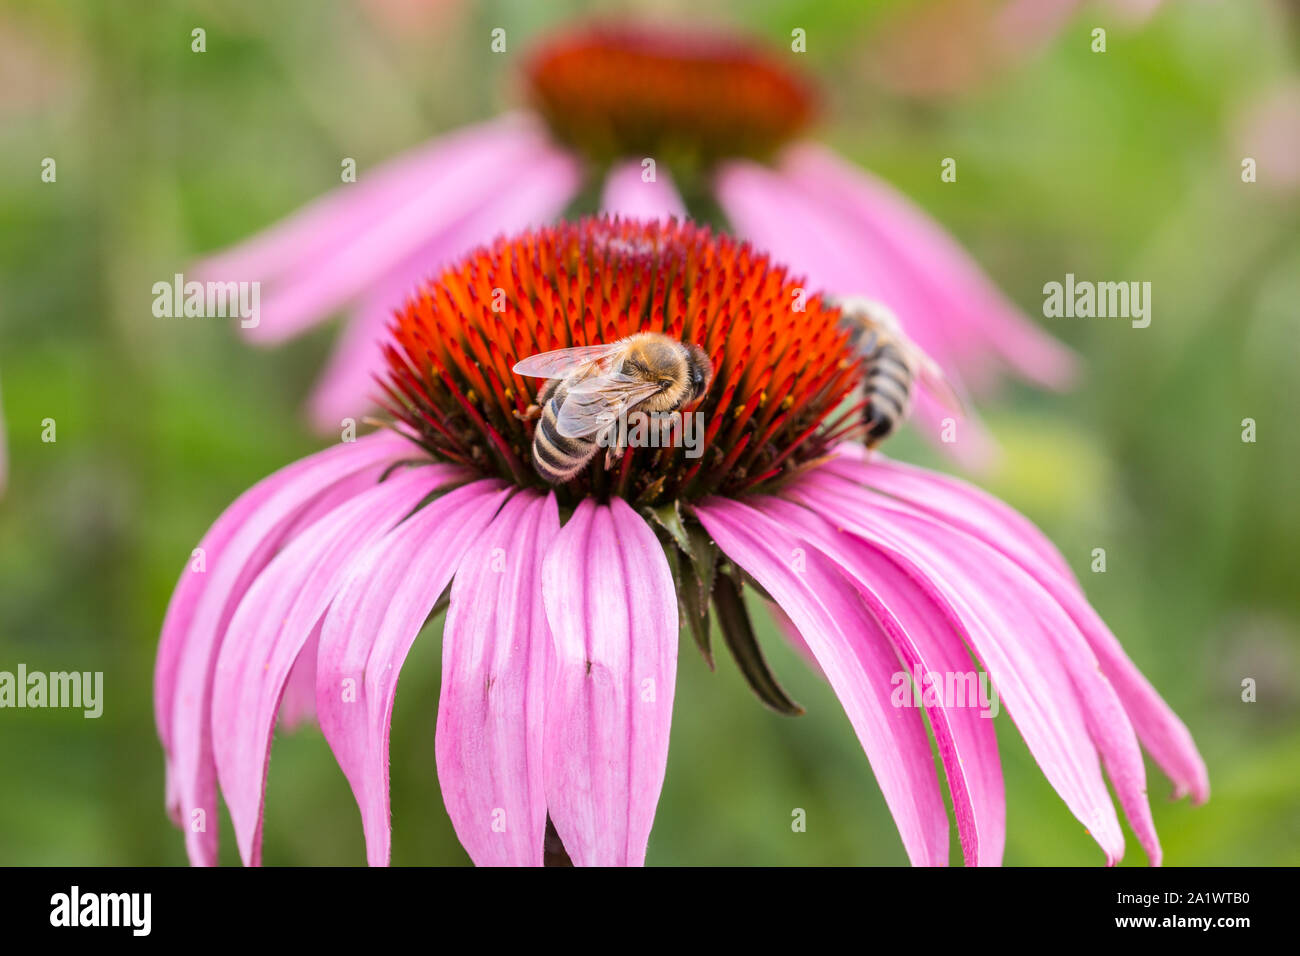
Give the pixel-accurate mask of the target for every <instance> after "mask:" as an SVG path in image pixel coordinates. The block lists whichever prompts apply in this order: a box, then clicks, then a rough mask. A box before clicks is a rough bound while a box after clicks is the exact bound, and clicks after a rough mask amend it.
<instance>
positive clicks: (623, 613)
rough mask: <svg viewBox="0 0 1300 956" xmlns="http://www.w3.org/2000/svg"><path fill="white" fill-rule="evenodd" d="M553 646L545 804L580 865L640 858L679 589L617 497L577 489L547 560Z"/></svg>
mask: <svg viewBox="0 0 1300 956" xmlns="http://www.w3.org/2000/svg"><path fill="white" fill-rule="evenodd" d="M542 595H543V597H544V599H545V602H546V617H547V620H548V622H549V623H550V627H551V634H552V635H553V637H554V644H555V654H556V657H555V669H554V673H553V674H552V678H551V689H550V692H549V694H548V697H547V702H546V731H545V745H544V746H545V770H544V774H545V786H546V803H547V806H548V807H549V808H550V812H551V819H552V820H553V822H554V824H555V829H556V832H557V833H558V834H559V835H560V839H561V840H563V841H564V846H565V848H566V849H567V851H568V853H569V857H570V858H571V859H572V860H573V862H574V863H575V864H577V865H579V866H640V865H641V864H643V863H644V862H645V852H646V843H647V841H648V840H649V838H650V828H651V826H652V825H653V823H654V813H655V807H656V806H657V804H658V802H659V792H660V790H661V789H662V787H663V780H664V771H665V767H666V764H667V760H668V732H669V728H670V726H671V724H672V710H673V694H674V691H675V689H676V679H677V596H676V593H675V591H674V589H673V579H672V573H671V572H670V571H669V569H668V560H667V558H665V557H664V553H663V550H662V548H661V547H660V545H659V541H658V539H656V538H655V535H654V532H652V531H651V530H650V528H649V526H648V525H647V524H646V523H645V522H644V521H643V520H641V518H640V517H638V516H637V514H636V513H635V512H634V511H633V510H632V509H631V508H630V507H629V506H628V505H627V503H626V502H624V501H623V500H622V499H621V498H614V499H613V500H612V501H611V502H610V503H609V505H596V504H595V503H593V502H592V500H591V499H589V498H588V499H584V500H583V501H582V503H581V504H579V505H578V509H577V511H575V512H574V515H573V517H572V518H571V519H570V520H569V523H568V524H566V525H565V526H564V528H563V530H561V531H560V533H559V535H558V536H557V537H556V539H555V541H554V542H553V544H552V546H551V549H550V551H549V553H548V554H547V555H546V560H545V561H544V563H543V565H542Z"/></svg>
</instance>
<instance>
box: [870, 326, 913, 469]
mask: <svg viewBox="0 0 1300 956" xmlns="http://www.w3.org/2000/svg"><path fill="white" fill-rule="evenodd" d="M869 345H870V347H869V350H866V351H864V352H863V355H864V358H863V362H862V368H863V372H864V376H865V379H866V399H867V407H866V409H865V411H864V412H863V418H864V420H865V422H866V426H867V445H868V446H872V445H876V444H878V443H879V442H881V441H883V440H884V439H885V438H887V437H888V436H889V435H890V434H891V433H893V431H894V429H896V428H897V427H898V425H899V423H900V422H901V421H902V420H903V419H904V418H905V417H907V412H908V409H909V407H910V406H911V403H912V377H913V376H912V368H911V365H910V364H909V362H908V360H907V356H906V354H905V353H904V352H903V350H902V349H900V348H899V347H898V346H897V345H895V344H894V343H893V342H891V341H889V340H888V339H885V338H883V337H881V336H874V341H872V342H870V343H869Z"/></svg>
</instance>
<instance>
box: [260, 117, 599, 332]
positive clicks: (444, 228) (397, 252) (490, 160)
mask: <svg viewBox="0 0 1300 956" xmlns="http://www.w3.org/2000/svg"><path fill="white" fill-rule="evenodd" d="M578 176H579V173H578V165H577V161H576V160H574V159H573V158H572V157H571V156H569V154H567V153H564V152H560V151H559V150H556V149H554V148H553V147H550V146H547V145H546V144H545V143H544V142H541V141H536V142H533V143H520V144H517V145H516V146H515V147H513V148H511V149H507V150H503V151H501V152H499V153H498V152H492V153H488V154H484V155H482V156H480V157H478V159H477V160H476V161H474V162H466V163H463V164H460V165H457V166H456V167H455V168H452V169H450V170H448V171H447V172H446V173H445V174H444V175H442V176H439V177H438V178H436V179H434V180H430V181H428V182H425V183H414V184H412V186H411V193H410V195H409V196H408V197H407V199H406V200H405V201H403V202H402V204H401V205H400V206H398V207H397V208H396V209H395V210H394V211H393V212H392V214H391V215H388V216H384V217H376V218H374V219H373V220H371V219H370V218H367V219H366V220H365V223H364V224H363V225H361V226H360V227H358V228H356V229H355V230H354V231H352V232H351V234H350V235H348V236H347V237H346V239H345V241H343V242H342V243H340V244H339V246H338V248H337V249H332V250H330V251H329V252H328V253H327V254H325V255H322V256H319V257H315V258H312V259H309V260H305V261H303V262H301V263H300V264H299V265H297V266H296V267H295V268H294V269H293V270H292V271H290V272H288V273H286V274H285V275H284V276H283V277H281V278H280V279H277V280H276V282H275V283H274V286H273V288H272V289H271V290H270V292H269V293H267V294H266V295H263V296H262V303H261V306H262V307H261V317H262V318H261V322H260V324H259V325H258V326H257V327H256V328H252V329H250V330H249V333H250V334H251V335H252V336H253V337H255V338H258V339H260V340H262V341H268V342H271V341H278V340H281V339H284V338H286V337H288V336H291V335H293V334H294V333H296V332H298V331H299V330H301V329H303V328H305V327H306V326H309V325H311V324H313V323H315V322H316V321H318V320H319V319H320V318H321V317H323V316H325V315H328V314H329V313H330V312H332V311H333V310H335V309H337V308H338V307H340V306H341V305H343V304H344V303H345V302H347V301H349V300H350V299H352V298H353V297H355V296H357V295H359V294H361V293H363V292H365V290H366V289H367V288H369V287H371V286H373V285H374V283H376V282H378V281H380V280H381V279H382V278H383V277H384V276H385V275H386V274H388V273H390V272H391V271H392V270H393V269H394V268H396V267H397V266H399V265H400V264H401V263H402V262H403V261H405V260H406V259H407V258H408V257H410V256H412V255H415V254H416V253H417V252H418V251H419V249H420V248H421V247H422V246H425V245H426V244H428V243H429V242H431V241H433V240H436V239H438V238H439V237H441V236H444V235H446V234H448V233H449V232H456V233H458V234H464V233H460V232H459V231H460V230H462V229H464V228H465V223H466V221H467V220H469V219H471V218H472V217H474V216H475V215H476V214H479V213H481V212H482V210H483V209H484V207H485V206H487V205H489V204H491V203H492V202H493V201H494V200H497V199H502V198H506V197H514V196H516V195H519V193H520V192H521V191H523V190H527V191H528V193H529V195H531V194H532V193H533V192H534V191H538V190H541V191H544V192H547V193H549V194H552V195H560V196H563V197H564V198H566V199H567V197H568V196H570V195H572V194H573V192H574V191H576V189H577V184H578ZM561 204H562V202H561ZM498 228H499V226H498V225H497V224H495V223H493V224H491V225H490V226H488V227H487V231H485V232H481V233H479V234H477V235H467V236H466V246H465V248H462V249H460V250H457V251H468V248H469V247H471V246H472V245H473V244H475V243H478V242H484V241H487V240H488V239H490V238H491V236H492V235H494V234H495V232H496V230H497V229H498ZM453 254H454V253H453Z"/></svg>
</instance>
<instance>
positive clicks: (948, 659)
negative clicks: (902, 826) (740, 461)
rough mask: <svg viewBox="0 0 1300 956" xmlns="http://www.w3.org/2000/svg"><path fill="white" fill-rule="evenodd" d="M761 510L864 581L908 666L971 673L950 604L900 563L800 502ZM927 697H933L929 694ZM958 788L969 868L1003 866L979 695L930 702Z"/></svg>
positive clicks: (991, 757) (998, 776)
mask: <svg viewBox="0 0 1300 956" xmlns="http://www.w3.org/2000/svg"><path fill="white" fill-rule="evenodd" d="M753 505H754V507H755V508H757V509H758V510H759V511H762V512H763V513H764V514H766V515H768V516H769V517H771V518H773V519H774V520H776V521H778V522H779V523H781V524H782V525H784V526H785V527H786V528H788V529H790V530H791V531H792V532H794V533H797V534H799V535H801V536H803V537H806V538H807V539H808V540H810V541H812V542H813V543H814V544H816V546H817V547H818V548H819V549H820V550H821V551H822V553H824V554H825V555H826V556H827V557H829V558H831V559H832V560H833V561H835V563H836V564H838V565H839V566H840V567H841V568H842V569H843V570H844V571H845V572H846V573H847V574H848V575H849V576H850V577H852V578H853V579H854V580H855V581H857V583H858V589H859V592H860V593H861V594H862V597H863V600H864V601H865V602H866V605H867V608H868V609H869V610H870V611H871V614H872V616H873V617H874V618H875V619H876V621H877V622H879V627H878V629H877V633H878V635H879V637H880V639H882V640H888V641H889V642H890V643H891V644H892V645H893V646H894V648H895V650H896V651H897V653H898V655H899V656H900V657H901V658H902V660H903V663H904V664H905V665H906V666H907V670H908V673H909V674H913V675H919V676H920V678H921V682H920V684H919V686H920V687H921V688H924V687H925V686H926V684H925V682H926V681H927V679H934V680H936V681H937V682H938V683H937V686H938V687H943V686H944V682H945V681H946V680H947V679H948V676H947V675H953V674H968V673H971V661H970V656H969V655H968V653H967V651H966V647H965V645H964V644H963V642H962V635H961V634H960V633H959V632H958V631H956V630H955V629H954V628H953V627H952V626H951V624H950V623H949V621H948V619H947V617H946V615H945V614H944V612H943V609H942V608H941V607H939V606H937V605H935V604H934V602H933V601H931V600H930V599H929V597H928V596H927V595H926V594H925V592H924V591H922V590H921V589H919V588H918V587H917V586H916V585H915V584H914V583H913V582H912V580H911V579H910V578H909V577H908V576H907V575H906V574H905V573H904V572H903V571H902V570H901V569H900V568H899V567H897V566H896V565H894V564H893V563H892V562H891V561H889V560H888V559H887V558H885V557H884V556H882V555H881V554H880V553H879V552H877V551H873V550H872V549H871V548H869V547H867V546H865V545H864V544H863V543H862V542H861V541H859V540H857V539H856V538H854V537H853V536H852V535H849V534H846V533H843V532H837V531H836V529H835V528H834V527H833V526H832V525H830V524H829V523H828V522H827V521H826V520H824V519H823V518H821V517H819V516H818V515H816V514H814V513H813V512H812V511H809V510H808V509H806V508H802V507H800V506H799V505H796V504H794V503H793V502H789V501H783V500H781V499H779V498H759V499H755V500H754V502H753ZM922 700H923V702H925V701H927V700H932V698H926V697H923V698H922ZM925 708H926V713H927V714H928V715H929V717H930V726H931V728H932V729H933V731H934V736H935V740H936V742H937V743H938V745H939V755H940V757H941V758H942V759H943V765H944V769H945V770H946V771H947V774H948V784H949V788H950V789H951V791H952V801H953V809H954V811H955V813H956V816H957V830H958V833H959V834H960V836H961V844H962V855H963V858H964V859H965V861H966V865H967V866H998V865H999V864H1000V863H1001V862H1002V851H1003V848H1004V846H1005V844H1006V812H1007V808H1006V798H1005V794H1004V792H1003V786H1002V765H1001V761H1000V760H999V759H998V743H997V737H996V736H995V735H994V732H993V721H992V720H991V719H989V718H988V716H987V715H986V714H984V713H983V712H981V709H980V707H979V701H977V700H976V701H954V700H944V699H942V698H940V699H939V700H938V702H937V703H934V704H933V705H931V704H930V703H925Z"/></svg>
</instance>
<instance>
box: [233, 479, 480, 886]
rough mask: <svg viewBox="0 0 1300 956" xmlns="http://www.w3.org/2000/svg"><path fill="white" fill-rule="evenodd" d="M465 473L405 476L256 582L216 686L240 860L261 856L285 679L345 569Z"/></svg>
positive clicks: (300, 540) (324, 525)
mask: <svg viewBox="0 0 1300 956" xmlns="http://www.w3.org/2000/svg"><path fill="white" fill-rule="evenodd" d="M460 474H461V471H460V469H457V468H452V467H449V466H445V465H429V466H425V467H420V468H412V469H407V470H403V471H400V472H398V473H396V474H394V475H392V476H391V477H389V478H388V479H387V480H386V481H384V482H383V483H381V484H379V485H377V486H375V487H374V488H372V489H370V490H369V491H366V492H365V493H363V494H361V495H358V496H357V497H355V498H353V499H352V500H351V501H348V502H346V503H344V504H342V505H340V506H339V507H338V508H336V509H334V510H333V511H331V512H330V513H329V514H327V515H325V516H324V517H323V518H321V519H320V520H319V521H317V522H316V523H314V524H313V525H311V526H310V527H309V528H306V529H305V530H303V531H302V532H301V533H300V534H299V535H298V537H296V538H295V539H294V540H293V541H292V542H291V543H290V544H289V545H288V547H286V548H285V549H284V550H283V551H281V552H280V553H279V554H278V555H276V556H275V558H274V559H273V560H272V561H271V563H270V564H268V565H267V566H266V568H265V569H264V570H263V571H262V573H261V574H259V575H258V577H257V580H255V581H254V582H253V584H252V586H251V587H249V589H248V592H247V593H246V594H245V595H244V597H243V599H242V600H241V601H240V602H239V607H238V608H237V609H236V611H235V614H234V616H233V617H232V618H231V620H230V625H229V627H228V628H227V629H226V634H225V639H224V640H223V642H222V645H221V650H220V653H219V655H218V657H217V665H216V669H215V671H214V673H213V679H212V751H213V758H214V761H215V763H216V768H217V778H218V780H219V781H220V783H221V791H222V794H223V796H224V797H225V800H226V805H227V807H228V808H229V810H230V818H231V821H232V822H233V824H234V827H235V838H236V841H237V843H238V845H239V851H240V856H241V857H242V858H243V860H244V862H245V863H246V864H248V865H250V866H251V865H256V864H257V863H259V862H260V858H261V833H262V805H263V799H264V794H265V786H266V767H267V761H268V759H269V757H270V749H271V734H272V731H273V730H274V729H275V717H276V713H277V712H278V711H279V708H280V700H281V696H282V694H283V691H284V685H285V681H286V680H287V679H288V676H289V671H290V669H291V668H292V667H293V665H294V662H295V661H296V660H297V658H298V654H299V652H300V651H301V650H302V648H303V646H304V645H305V644H306V643H307V642H308V640H309V639H310V638H311V637H312V635H313V633H314V632H315V631H316V629H317V627H318V624H319V622H320V619H321V616H322V615H323V614H324V613H325V609H326V608H327V607H328V606H329V604H330V601H332V600H333V598H334V596H335V595H336V594H337V593H338V591H339V589H340V588H341V587H342V585H343V584H345V583H346V582H347V580H348V579H349V578H348V576H349V574H350V573H360V572H359V571H355V570H350V568H349V566H350V565H351V564H352V562H353V560H354V559H355V558H356V557H357V555H359V554H360V553H361V552H362V551H363V549H364V548H365V547H366V545H367V544H369V543H370V542H371V541H373V540H375V539H376V538H378V537H379V536H380V535H382V534H383V533H384V532H385V531H387V530H388V529H389V528H391V527H393V525H395V524H396V523H397V522H398V521H400V520H401V519H402V518H403V517H404V516H405V515H407V514H409V513H410V512H411V511H412V509H414V508H415V506H416V505H417V504H418V503H419V502H420V500H421V499H422V498H424V497H425V496H426V495H428V494H429V493H430V492H431V491H433V490H435V489H436V488H437V487H439V485H441V484H445V483H446V482H448V481H450V480H453V479H454V478H456V477H458V476H459V475H460Z"/></svg>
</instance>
